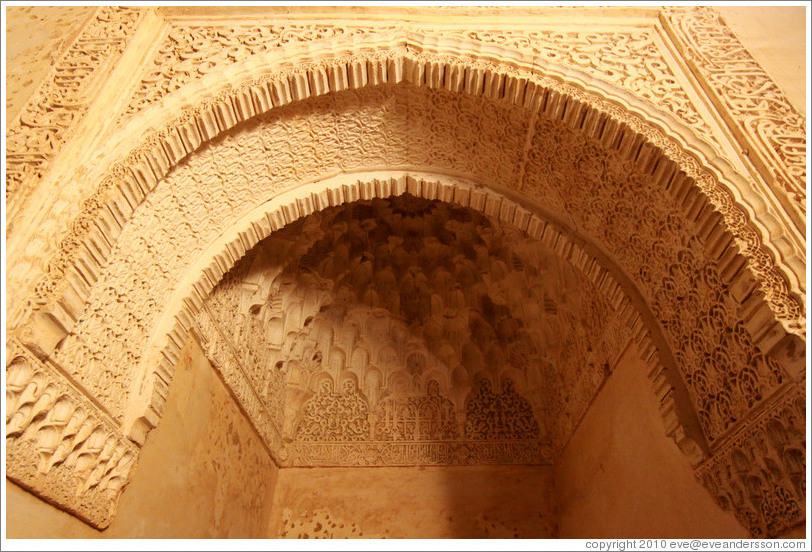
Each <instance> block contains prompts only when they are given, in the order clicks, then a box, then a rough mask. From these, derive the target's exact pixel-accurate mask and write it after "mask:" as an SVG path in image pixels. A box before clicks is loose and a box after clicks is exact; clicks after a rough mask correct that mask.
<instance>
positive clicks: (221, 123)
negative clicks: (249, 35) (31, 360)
mask: <svg viewBox="0 0 812 552" xmlns="http://www.w3.org/2000/svg"><path fill="white" fill-rule="evenodd" d="M301 50H303V52H302V51H300V52H299V53H294V54H289V55H286V56H285V57H283V58H280V57H279V55H278V54H277V55H276V56H273V55H271V54H265V55H261V56H259V57H258V58H256V59H255V58H251V59H250V60H249V61H246V62H245V63H243V64H241V66H240V67H238V68H231V69H229V70H227V71H224V72H223V73H222V74H219V73H218V74H217V75H210V76H209V79H208V80H207V81H205V82H202V83H201V84H199V85H196V86H194V87H192V88H190V90H188V91H186V92H184V91H183V90H181V91H179V92H178V93H175V94H173V95H170V96H172V99H171V100H168V101H167V102H166V107H162V108H160V109H159V108H152V109H150V110H147V111H146V112H145V113H144V114H142V115H141V116H139V117H137V118H136V119H137V121H140V123H138V122H134V123H133V124H131V125H127V127H126V128H125V129H124V130H123V131H122V133H123V134H126V135H128V136H143V135H144V132H143V130H144V127H143V125H144V121H147V120H155V118H156V117H159V120H167V119H168V120H170V122H169V123H165V124H163V126H162V127H161V128H160V129H154V130H153V132H152V133H148V134H147V137H146V138H145V139H142V140H141V141H140V145H138V146H136V147H134V148H133V149H132V150H131V151H130V153H129V154H128V155H127V157H126V158H125V159H124V160H122V161H120V162H117V163H115V164H113V165H112V166H110V167H109V169H107V170H106V171H105V174H106V176H105V177H104V178H103V179H102V184H101V186H100V187H99V188H98V190H97V191H96V193H94V195H93V196H92V197H91V198H90V199H89V200H88V201H86V202H85V207H86V209H85V210H84V211H83V212H82V214H80V215H79V216H78V217H77V219H75V221H74V223H73V225H72V228H71V231H70V235H69V237H68V239H67V240H65V241H64V242H63V244H62V245H61V246H60V247H61V249H60V250H59V251H58V252H57V254H56V258H55V259H53V261H52V262H51V265H50V267H51V272H50V273H49V275H47V276H46V278H45V279H44V280H43V281H42V282H40V284H39V286H38V294H39V295H40V297H39V299H40V302H41V303H45V304H48V303H50V304H51V305H52V307H51V308H50V310H49V308H48V307H46V308H45V309H43V310H44V311H45V312H48V314H49V316H48V317H46V318H47V319H48V320H49V321H54V320H55V321H57V323H58V325H59V326H61V327H62V329H63V331H70V328H71V325H72V320H73V319H75V317H76V312H75V310H76V308H77V307H78V306H80V305H82V304H83V303H84V301H86V299H87V294H86V291H87V290H89V288H90V286H92V284H93V282H95V279H96V277H97V275H98V274H99V273H100V269H101V267H102V266H103V265H104V264H105V263H106V261H107V257H108V255H109V251H110V249H111V248H110V247H109V246H108V245H107V244H108V243H109V242H110V241H111V238H112V241H115V238H117V235H118V232H120V230H121V229H122V228H123V227H124V226H125V225H126V223H127V221H128V220H129V217H130V216H131V213H132V212H133V211H134V210H135V208H137V206H138V205H140V204H141V202H142V201H143V200H144V198H145V197H146V196H147V194H148V193H149V192H150V191H151V190H152V189H153V188H154V187H155V186H156V185H157V183H158V182H160V181H161V180H162V179H163V178H164V177H165V176H166V175H167V174H168V172H169V171H170V170H171V168H172V167H174V166H175V165H176V164H177V163H178V162H179V161H180V160H181V159H183V158H185V157H186V156H187V155H189V154H190V153H192V152H193V151H195V150H197V149H198V148H199V147H200V146H201V145H202V144H203V143H205V142H208V141H211V140H213V139H214V138H216V137H217V136H219V135H221V134H223V133H224V132H226V131H228V130H229V129H231V128H233V127H234V126H236V125H237V124H239V123H241V122H243V121H246V120H248V119H250V118H252V117H254V116H257V115H259V114H261V113H266V112H269V111H270V110H273V109H274V108H276V107H281V106H284V105H287V104H289V103H291V102H295V101H302V100H305V99H307V98H310V97H316V96H319V95H324V94H327V93H330V92H334V91H339V90H345V89H353V88H362V87H368V86H374V85H377V84H382V83H387V82H406V83H411V84H417V85H419V86H426V87H428V88H445V89H449V90H453V91H457V92H459V93H476V94H480V95H483V96H485V97H489V98H492V99H495V100H506V101H509V102H512V103H513V104H515V105H521V106H524V107H525V108H528V109H536V110H538V111H539V112H540V113H543V114H544V115H545V116H549V117H552V118H554V119H558V120H562V121H563V122H564V123H565V124H567V125H568V126H570V127H571V128H575V129H577V130H579V131H581V132H583V133H584V134H585V135H586V136H594V137H597V138H599V139H600V140H601V141H602V143H603V144H604V145H605V146H607V147H610V148H613V149H616V150H618V151H620V152H621V153H622V154H624V156H626V157H628V158H630V159H633V160H634V162H635V163H636V164H637V165H638V166H639V167H643V168H644V169H648V170H647V172H649V173H654V172H656V171H659V172H660V173H662V172H664V171H667V170H668V167H667V166H668V165H669V164H670V163H668V162H661V160H663V159H664V160H667V161H670V160H672V159H673V160H675V161H673V163H674V166H675V167H676V170H678V171H682V172H684V173H685V174H686V175H687V177H688V179H689V180H690V181H692V184H691V185H692V186H693V187H694V188H695V190H696V191H697V192H698V195H699V196H700V197H702V198H704V201H705V202H707V203H708V205H709V206H711V205H712V206H713V207H712V208H711V210H716V209H719V208H722V211H723V212H724V213H729V211H730V209H733V210H734V211H735V210H736V209H737V208H738V209H739V210H740V211H739V213H740V214H742V215H744V213H741V210H744V211H745V213H746V215H744V218H745V221H746V222H745V224H744V226H743V227H739V226H740V225H734V227H730V226H728V225H727V223H726V221H724V220H721V221H720V222H717V224H719V225H720V226H721V227H722V228H723V230H724V231H725V232H728V231H730V230H733V231H734V234H735V235H736V237H737V238H739V239H738V243H740V244H742V245H744V246H745V248H746V250H744V251H742V253H743V254H744V255H745V257H748V258H750V259H751V260H752V259H753V258H754V257H756V256H757V257H759V259H760V261H761V265H763V264H764V263H765V262H766V263H767V265H768V266H766V267H765V266H759V267H758V268H757V267H756V266H755V265H753V266H752V268H757V270H756V271H755V272H756V276H757V277H758V278H759V279H760V280H761V281H762V282H764V283H765V284H764V287H765V289H766V290H767V291H768V292H769V290H770V287H769V285H768V284H767V283H766V282H767V281H769V282H771V283H773V284H775V282H779V283H781V282H782V283H783V286H782V287H783V288H784V290H792V289H800V290H801V291H802V292H803V290H804V289H805V282H804V281H803V280H804V278H800V277H799V275H800V274H805V261H804V260H803V259H797V258H794V257H791V255H790V254H788V253H787V251H788V249H787V248H786V247H784V246H785V245H786V242H785V241H784V240H781V239H778V240H776V239H772V236H773V235H776V236H780V235H781V234H783V232H782V231H781V230H780V229H777V226H776V225H774V224H772V223H773V222H774V221H770V220H765V216H764V215H763V213H765V208H764V207H765V206H764V205H751V204H750V203H748V202H749V201H754V199H753V197H748V198H747V201H745V199H744V198H743V197H742V195H741V194H740V193H739V192H738V189H737V186H738V184H739V182H738V180H739V179H740V177H739V176H738V175H736V174H735V171H733V170H732V169H730V167H729V166H727V165H726V164H725V163H724V162H723V161H721V160H719V159H715V160H714V163H716V164H719V165H722V166H723V170H722V171H720V170H717V169H714V168H713V166H712V164H710V163H708V162H707V161H705V159H706V158H707V155H710V154H707V155H706V153H703V152H702V150H707V147H705V146H704V145H703V143H702V141H701V140H699V139H698V138H696V136H695V135H693V133H692V131H691V130H690V129H688V128H687V127H685V126H684V125H682V124H681V123H679V122H677V121H676V120H675V119H674V118H673V117H672V116H670V115H667V114H663V113H662V112H660V111H659V110H657V109H656V108H653V107H652V106H650V105H647V104H646V103H645V102H641V101H639V100H636V99H634V98H632V97H631V96H629V95H628V94H624V93H623V92H621V91H617V90H616V89H615V88H614V87H612V86H611V85H608V84H606V83H600V82H598V81H596V80H595V79H594V78H591V77H586V76H585V75H579V74H578V72H577V71H573V70H557V69H556V68H555V67H553V66H552V65H551V64H549V63H546V62H544V61H543V60H536V59H533V60H530V61H527V60H521V59H520V57H521V56H519V55H518V54H515V53H513V52H510V51H509V50H507V49H505V48H497V47H494V46H483V45H478V44H476V43H474V42H471V43H466V44H462V43H459V44H454V45H443V44H442V41H441V40H440V39H436V38H433V37H426V36H422V35H418V34H415V33H410V34H409V36H408V37H407V38H403V37H396V38H393V39H389V40H380V41H377V42H371V43H365V44H362V45H349V46H347V45H345V46H343V47H336V46H332V47H331V46H329V45H326V44H321V45H318V44H317V45H315V46H314V45H309V46H306V47H303V48H302V49H301ZM415 51H418V52H419V53H414V52H415ZM359 52H360V53H359ZM463 57H464V58H465V59H464V60H462V61H461V59H462V58H463ZM280 64H282V65H285V67H284V68H282V69H279V65H280ZM510 72H512V73H513V74H511V73H510ZM223 77H228V78H227V79H226V80H228V79H231V80H230V82H235V81H236V82H238V84H236V85H232V84H228V85H225V86H223V85H222V84H221V83H222V82H223V81H222V80H221V79H222V78H223ZM215 83H216V84H215ZM562 83H563V84H562ZM186 94H193V97H192V98H191V99H190V98H188V97H187V96H186ZM197 94H207V95H208V96H207V97H206V98H205V99H203V100H202V101H196V98H197ZM190 103H191V104H194V103H196V104H197V105H191V106H190V105H188V104H190ZM184 106H185V107H184ZM178 112H179V114H177V113H178ZM139 124H140V125H141V130H140V131H139V132H134V130H138V129H139V126H138V125H139ZM669 126H670V127H672V128H679V133H677V134H674V133H673V132H671V133H669V134H668V135H666V132H665V131H664V129H665V128H668V127H669ZM686 136H687V137H688V138H687V140H686V139H684V138H683V137H686ZM655 142H657V143H659V144H661V146H658V145H655ZM113 143H116V141H115V140H113ZM111 149H113V150H115V151H122V149H121V147H114V148H111ZM100 166H104V163H102V164H101V165H100ZM720 172H723V173H724V174H725V176H729V177H732V178H734V179H737V186H726V185H724V184H719V182H722V180H721V179H720V178H719V174H720ZM697 180H702V181H703V184H702V185H700V184H698V183H697ZM720 192H721V193H720ZM710 198H713V201H715V202H716V204H713V203H712V202H711V199H710ZM720 202H721V204H720ZM757 212H758V213H762V215H759V216H758V217H757V216H755V213H757ZM126 213H129V214H126ZM731 216H732V217H734V219H735V218H736V217H737V215H735V214H733V215H731ZM737 222H738V223H740V222H741V220H738V221H737ZM765 224H766V225H765ZM762 236H765V237H766V238H767V239H766V240H765V241H766V243H767V244H769V245H770V247H769V248H767V247H765V246H764V245H763V244H764V242H763V241H762V239H761V237H762ZM773 246H775V247H773ZM782 247H784V248H783V249H782ZM776 248H778V249H776ZM767 249H769V250H767ZM774 259H778V260H779V262H778V263H777V264H775V261H774ZM751 264H752V263H751ZM784 268H786V270H785V269H784ZM68 274H69V275H70V278H68V279H70V280H72V281H74V282H80V283H84V282H86V283H87V284H88V285H84V284H80V286H79V288H78V289H74V290H68V289H66V285H65V280H66V278H65V275H68ZM66 293H67V294H68V295H73V296H66V295H65V294H66ZM75 295H78V297H76V296H75ZM43 296H44V297H43ZM768 301H769V302H770V304H771V306H772V307H773V312H774V313H778V314H777V315H776V318H777V319H778V321H779V322H780V323H781V324H782V326H783V327H784V330H785V331H788V332H790V333H794V334H796V335H800V334H802V333H803V329H804V327H805V320H804V319H803V318H801V319H800V320H799V319H796V318H793V316H792V315H788V314H787V313H791V312H792V311H793V308H792V307H789V306H787V304H788V303H787V302H788V301H789V302H794V303H795V304H799V305H803V297H800V298H799V297H797V296H795V295H790V293H789V291H788V292H787V293H783V294H779V295H778V296H768ZM794 310H796V311H797V310H798V309H794ZM801 310H802V309H801ZM801 316H802V315H801ZM787 317H789V318H787ZM46 348H47V347H46Z"/></svg>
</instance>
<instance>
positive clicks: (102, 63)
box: [6, 6, 142, 219]
mask: <svg viewBox="0 0 812 552" xmlns="http://www.w3.org/2000/svg"><path fill="white" fill-rule="evenodd" d="M141 13H142V10H140V9H138V8H125V7H117V6H102V7H100V8H98V11H97V12H96V14H95V15H94V16H93V18H92V19H91V21H90V22H89V23H88V24H87V25H86V26H85V28H84V29H83V30H82V32H81V34H80V35H79V37H78V38H77V39H76V41H75V42H74V43H73V45H72V46H71V47H70V48H69V49H68V51H67V53H66V54H65V55H64V56H63V57H62V58H61V59H60V60H59V61H58V62H57V63H56V65H55V66H54V68H53V69H52V70H51V73H50V75H49V76H48V77H47V79H46V80H45V81H44V82H43V84H42V85H41V86H40V87H39V88H38V89H37V91H36V93H35V94H34V98H33V99H32V100H30V101H29V102H28V103H27V104H26V105H25V107H24V108H23V110H22V112H21V113H20V117H19V119H17V120H14V121H10V122H9V128H8V132H7V135H6V201H7V202H8V208H9V210H8V212H7V213H6V216H7V217H8V218H9V219H13V218H14V217H15V215H16V214H17V210H18V209H19V208H20V206H21V204H22V202H24V201H25V200H26V198H27V197H28V195H29V194H30V193H31V192H32V191H33V189H34V187H35V186H36V184H37V182H38V181H39V180H40V179H41V178H42V176H43V174H44V172H45V170H46V169H47V168H48V165H49V163H50V161H51V160H52V159H53V158H54V157H55V156H56V155H57V154H58V153H59V150H60V148H61V146H62V145H63V144H64V143H65V142H66V141H67V140H69V139H70V138H71V136H72V133H73V132H74V131H75V130H76V126H77V124H78V123H79V121H81V120H82V118H83V117H84V116H85V114H86V113H87V110H88V107H89V105H90V103H91V101H92V99H93V97H94V94H96V93H97V91H98V89H99V88H100V87H101V86H103V81H104V78H105V77H106V75H107V73H108V72H109V71H110V70H111V68H112V67H113V66H114V65H115V63H116V61H117V60H118V58H119V56H120V55H121V53H122V52H123V51H124V48H125V47H126V46H127V43H128V41H129V39H130V38H131V37H132V35H133V33H134V32H135V28H136V25H137V23H138V20H139V18H140V17H141Z"/></svg>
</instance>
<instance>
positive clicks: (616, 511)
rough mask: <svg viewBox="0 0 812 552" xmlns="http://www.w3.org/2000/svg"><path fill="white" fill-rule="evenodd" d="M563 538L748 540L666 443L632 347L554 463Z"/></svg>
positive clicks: (683, 461) (650, 393)
mask: <svg viewBox="0 0 812 552" xmlns="http://www.w3.org/2000/svg"><path fill="white" fill-rule="evenodd" d="M555 485H556V498H557V500H558V507H559V511H560V518H559V524H560V532H559V534H558V536H559V537H561V538H619V537H622V538H687V537H691V538H748V534H747V532H746V531H745V530H744V528H743V527H741V526H740V525H739V524H738V522H737V521H736V519H735V518H734V517H733V516H732V515H731V514H728V513H725V512H724V511H722V510H721V509H720V508H719V507H718V506H717V505H716V504H715V503H714V502H713V500H712V499H711V497H710V494H709V493H708V492H707V491H706V490H705V488H704V487H702V486H701V485H700V484H699V483H698V482H697V481H696V479H695V478H694V476H693V473H692V471H691V467H690V466H689V463H688V459H687V457H686V456H685V455H683V454H682V452H680V450H679V449H678V448H677V446H676V444H675V443H674V441H672V440H671V439H669V438H668V437H666V436H665V433H664V429H663V423H662V418H661V417H660V414H659V412H658V411H657V402H656V398H655V396H654V393H653V392H652V390H651V384H650V383H649V381H648V380H647V379H646V375H645V370H644V368H643V366H642V362H641V361H640V360H639V358H637V356H636V351H635V350H634V348H633V347H629V349H627V351H626V352H625V353H624V355H623V357H621V359H620V361H619V363H618V366H617V368H616V369H615V371H614V372H613V374H612V375H611V376H610V378H609V379H608V380H607V382H606V384H605V385H604V387H603V389H602V390H601V392H600V393H599V394H598V397H597V398H596V400H595V402H594V403H593V404H592V407H591V408H590V410H589V411H588V412H587V414H586V416H585V417H584V419H583V421H582V422H581V425H580V426H579V427H578V429H577V430H576V432H575V433H574V435H573V437H572V439H571V440H570V442H569V443H568V445H567V448H566V449H565V450H564V453H563V454H562V455H561V457H559V459H558V462H557V465H556V473H555Z"/></svg>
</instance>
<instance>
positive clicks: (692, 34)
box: [663, 7, 806, 220]
mask: <svg viewBox="0 0 812 552" xmlns="http://www.w3.org/2000/svg"><path fill="white" fill-rule="evenodd" d="M663 13H664V14H665V17H666V19H667V21H668V22H669V23H670V27H671V29H673V32H674V35H675V37H676V38H677V40H678V41H679V42H680V43H681V44H682V46H683V49H684V53H685V57H686V59H687V61H688V63H690V64H691V66H692V67H693V68H694V69H695V71H696V72H697V73H698V74H699V75H700V76H701V78H703V79H705V81H706V82H707V83H708V85H709V86H710V88H711V89H712V90H713V92H714V93H715V94H716V95H717V97H718V98H719V100H721V102H722V106H723V109H724V110H726V111H727V113H728V114H729V124H731V125H733V126H734V127H738V129H739V131H740V136H742V139H743V140H744V141H745V142H746V143H747V144H750V145H751V146H752V147H753V148H755V150H756V151H755V152H754V154H755V155H756V156H758V157H760V158H761V162H762V163H764V164H765V165H766V167H767V172H768V174H769V175H771V176H772V179H773V181H774V182H773V183H771V184H773V186H774V188H775V189H776V192H778V193H779V194H785V195H786V196H787V197H789V198H790V200H791V201H792V205H793V208H794V209H795V210H796V211H797V213H798V214H799V215H800V216H801V217H802V220H805V219H806V118H805V117H803V116H802V115H800V114H799V113H798V112H797V111H796V110H795V108H793V107H792V105H791V104H790V103H789V101H788V100H787V98H786V97H785V96H784V94H783V93H782V92H781V90H780V89H779V88H778V86H777V85H776V84H775V83H774V82H773V81H772V80H771V79H770V78H769V76H768V75H767V73H765V72H764V70H763V69H762V68H761V67H760V66H759V65H758V63H756V61H755V60H754V59H753V57H752V56H751V55H750V54H749V53H748V52H747V50H745V49H744V47H743V46H742V45H741V43H740V42H739V41H738V39H737V38H736V37H735V35H734V34H733V33H732V32H731V31H730V29H728V28H727V27H726V26H725V25H724V24H723V23H722V20H721V18H720V17H719V14H718V13H717V12H716V11H714V10H713V9H712V8H709V7H695V8H685V7H664V8H663ZM765 176H766V175H765Z"/></svg>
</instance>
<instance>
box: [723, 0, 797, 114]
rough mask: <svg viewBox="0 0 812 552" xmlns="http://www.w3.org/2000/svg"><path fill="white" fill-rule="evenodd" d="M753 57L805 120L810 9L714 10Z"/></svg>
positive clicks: (770, 7)
mask: <svg viewBox="0 0 812 552" xmlns="http://www.w3.org/2000/svg"><path fill="white" fill-rule="evenodd" d="M714 9H716V10H717V11H718V12H719V14H720V15H721V16H722V19H724V21H725V23H727V25H728V27H730V29H731V30H732V31H733V33H734V34H735V35H736V37H737V38H738V39H739V41H740V42H741V43H742V44H743V45H744V47H745V48H746V49H747V51H748V52H750V55H752V56H753V58H754V59H755V60H756V61H757V62H758V64H759V65H761V67H762V68H763V69H764V70H765V71H766V72H767V74H768V75H769V76H770V78H772V79H773V81H775V83H776V84H777V85H778V86H779V87H780V88H781V91H782V92H784V94H785V95H786V96H787V99H788V100H789V101H790V103H791V104H792V106H793V107H794V108H795V109H796V110H798V112H799V113H801V114H802V115H804V116H806V83H807V82H808V80H809V79H808V77H806V76H805V75H806V53H807V52H806V10H807V9H808V6H730V5H718V6H714Z"/></svg>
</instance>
